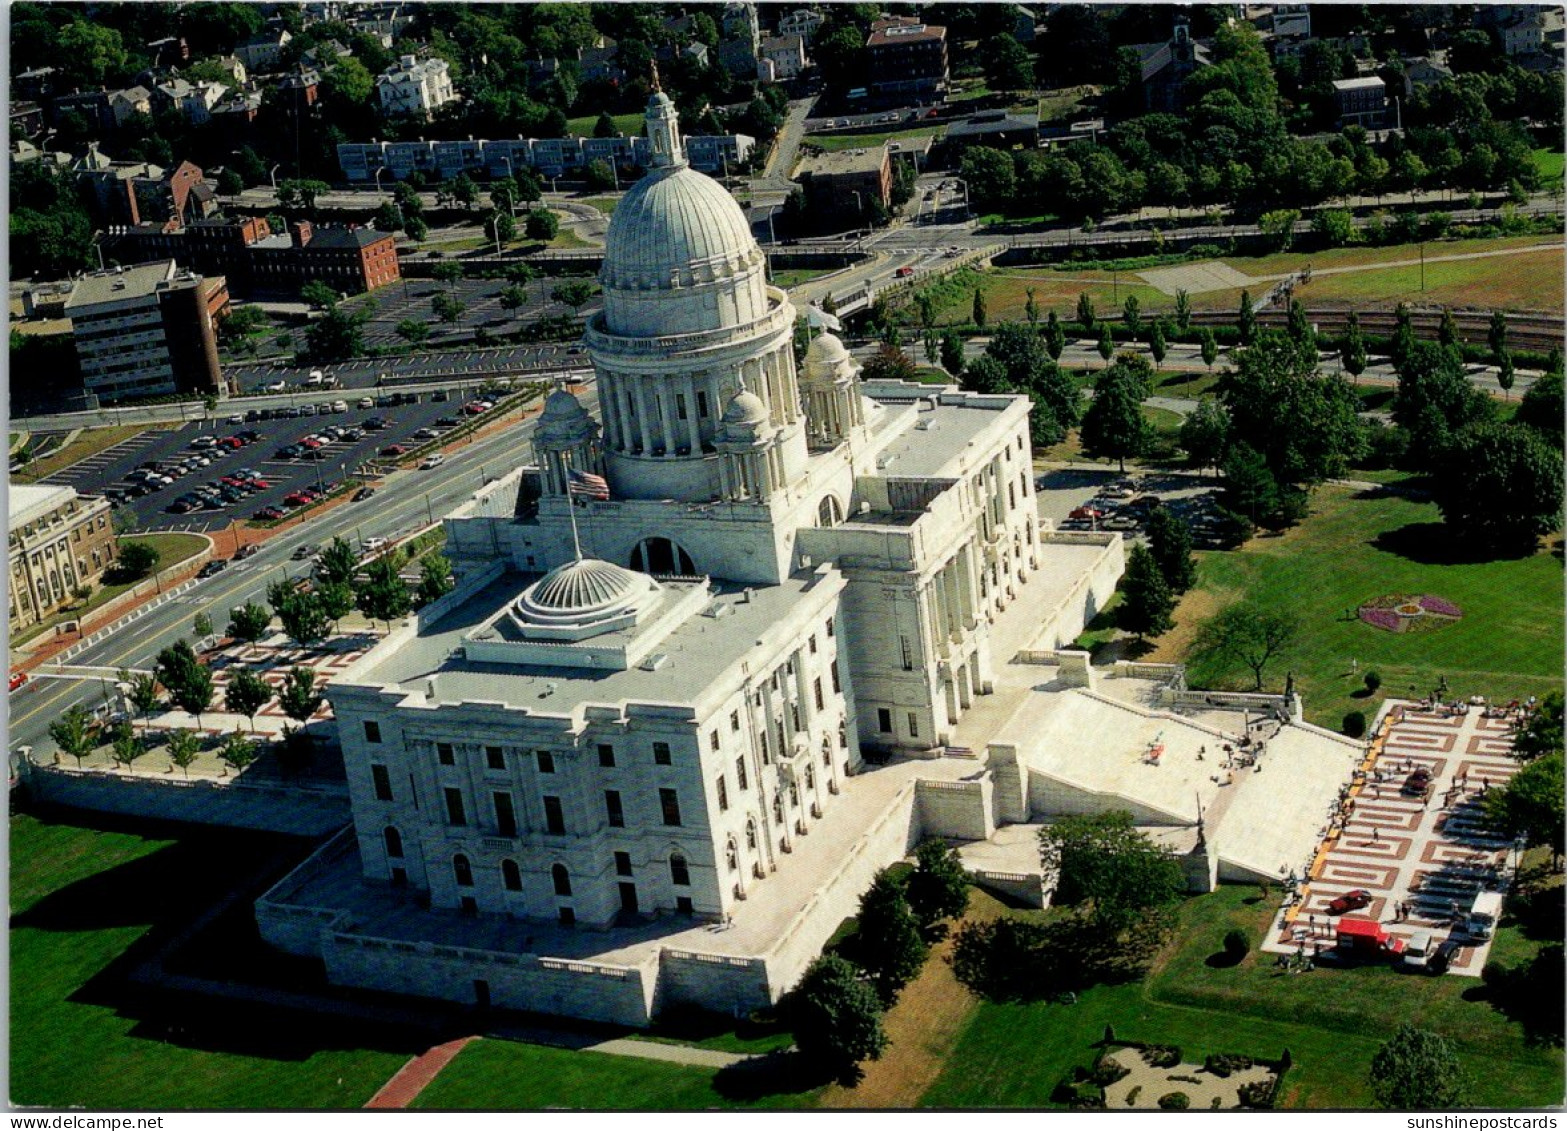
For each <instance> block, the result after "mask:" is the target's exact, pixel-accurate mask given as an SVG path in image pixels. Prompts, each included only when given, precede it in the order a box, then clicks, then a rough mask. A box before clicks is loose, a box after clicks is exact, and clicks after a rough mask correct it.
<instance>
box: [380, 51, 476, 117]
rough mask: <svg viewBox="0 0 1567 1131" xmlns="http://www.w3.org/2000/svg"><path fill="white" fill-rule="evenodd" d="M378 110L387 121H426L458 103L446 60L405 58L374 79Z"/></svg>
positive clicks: (405, 56)
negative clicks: (408, 118)
mask: <svg viewBox="0 0 1567 1131" xmlns="http://www.w3.org/2000/svg"><path fill="white" fill-rule="evenodd" d="M375 85H376V90H377V92H378V93H379V95H380V98H381V110H382V112H383V113H385V114H387V115H388V116H390V117H402V116H409V117H419V118H423V119H425V120H426V121H428V120H429V119H430V118H431V117H432V116H433V115H434V114H435V111H436V110H438V109H440V108H441V107H442V106H444V105H446V104H447V103H448V102H455V101H456V100H457V92H456V91H455V90H454V89H452V76H451V68H450V67H449V66H447V63H446V60H445V59H423V60H421V59H418V58H416V57H415V56H413V55H404V56H403V57H402V58H401V59H400V60H399V61H398V62H396V63H394V64H392V66H390V67H388V68H387V69H386V71H384V72H383V73H382V74H380V75H377V76H376V80H375Z"/></svg>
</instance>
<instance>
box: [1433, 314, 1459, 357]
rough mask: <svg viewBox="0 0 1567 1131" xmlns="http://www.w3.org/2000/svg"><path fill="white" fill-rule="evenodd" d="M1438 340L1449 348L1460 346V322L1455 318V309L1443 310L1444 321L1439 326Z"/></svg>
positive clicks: (1437, 330) (1437, 329) (1437, 331)
mask: <svg viewBox="0 0 1567 1131" xmlns="http://www.w3.org/2000/svg"><path fill="white" fill-rule="evenodd" d="M1436 340H1437V341H1439V342H1441V343H1442V344H1443V345H1444V346H1448V347H1449V348H1451V347H1453V346H1456V345H1457V344H1458V320H1457V319H1456V318H1454V317H1453V308H1452V307H1450V306H1444V307H1443V308H1442V320H1441V322H1439V323H1438V324H1437V328H1436Z"/></svg>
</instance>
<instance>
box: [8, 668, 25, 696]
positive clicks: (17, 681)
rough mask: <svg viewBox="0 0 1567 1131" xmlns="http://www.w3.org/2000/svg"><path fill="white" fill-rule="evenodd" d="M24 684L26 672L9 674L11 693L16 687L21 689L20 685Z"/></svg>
mask: <svg viewBox="0 0 1567 1131" xmlns="http://www.w3.org/2000/svg"><path fill="white" fill-rule="evenodd" d="M26 682H27V673H26V672H19V671H13V672H12V673H11V690H12V691H15V690H16V689H17V688H18V687H21V686H22V684H24V683H26Z"/></svg>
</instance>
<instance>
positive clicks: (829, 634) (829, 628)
mask: <svg viewBox="0 0 1567 1131" xmlns="http://www.w3.org/2000/svg"><path fill="white" fill-rule="evenodd" d="M833 628H834V626H833V618H832V617H828V618H827V637H828V639H829V640H830V639H832V635H833Z"/></svg>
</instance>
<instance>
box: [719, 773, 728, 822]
mask: <svg viewBox="0 0 1567 1131" xmlns="http://www.w3.org/2000/svg"><path fill="white" fill-rule="evenodd" d="M718 811H719V812H720V813H727V812H729V786H728V784H727V783H726V782H725V781H724V775H723V774H719V775H718Z"/></svg>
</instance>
